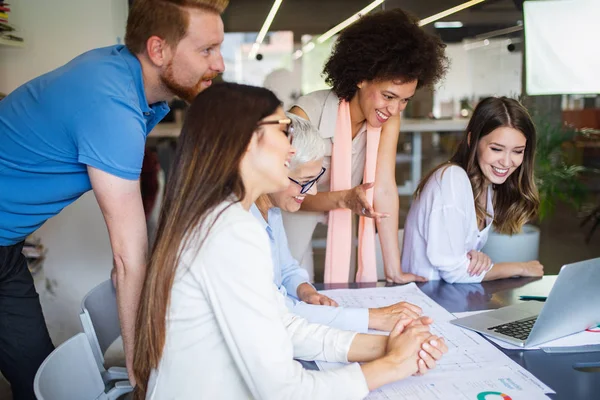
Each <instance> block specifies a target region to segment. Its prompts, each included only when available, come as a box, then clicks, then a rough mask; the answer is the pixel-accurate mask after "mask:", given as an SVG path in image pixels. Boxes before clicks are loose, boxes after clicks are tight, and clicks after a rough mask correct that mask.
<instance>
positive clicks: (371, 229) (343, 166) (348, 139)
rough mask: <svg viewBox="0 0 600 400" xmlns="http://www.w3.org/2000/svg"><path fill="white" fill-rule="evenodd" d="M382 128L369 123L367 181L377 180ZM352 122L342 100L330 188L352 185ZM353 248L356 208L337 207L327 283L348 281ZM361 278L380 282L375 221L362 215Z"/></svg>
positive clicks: (370, 194) (330, 237) (330, 236)
mask: <svg viewBox="0 0 600 400" xmlns="http://www.w3.org/2000/svg"><path fill="white" fill-rule="evenodd" d="M380 134H381V128H379V129H377V128H373V127H371V126H369V125H368V124H367V151H366V161H365V173H364V177H363V183H367V182H375V169H376V165H377V149H378V147H379V136H380ZM351 174H352V124H351V121H350V104H349V103H348V102H347V101H345V100H342V102H341V103H340V105H339V107H338V114H337V122H336V125H335V135H334V143H333V148H332V153H331V186H330V190H331V191H332V192H333V191H338V190H346V189H351V188H352V182H351ZM367 199H368V201H369V203H371V204H373V189H369V190H368V191H367ZM351 252H352V211H350V210H348V209H337V210H331V211H329V223H328V227H327V250H326V253H325V276H324V281H325V283H345V282H348V279H349V278H350V255H351ZM356 281H357V282H376V281H377V269H376V266H375V221H374V220H373V219H372V218H367V217H362V216H361V217H360V220H359V224H358V270H357V271H356Z"/></svg>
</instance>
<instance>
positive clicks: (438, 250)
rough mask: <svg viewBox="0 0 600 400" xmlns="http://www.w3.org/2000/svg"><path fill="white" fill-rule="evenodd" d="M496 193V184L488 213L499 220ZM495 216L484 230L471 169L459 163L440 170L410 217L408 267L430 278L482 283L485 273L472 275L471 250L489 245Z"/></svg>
mask: <svg viewBox="0 0 600 400" xmlns="http://www.w3.org/2000/svg"><path fill="white" fill-rule="evenodd" d="M492 196H493V191H492V187H491V185H490V186H489V187H488V193H487V212H488V214H489V215H490V216H492V218H493V215H494V210H493V205H492V204H493V199H492ZM492 218H490V217H488V218H487V219H486V227H485V228H484V229H483V230H481V231H480V230H479V227H478V226H477V217H476V214H475V200H474V199H473V189H472V187H471V182H470V181H469V177H468V176H467V173H466V172H465V170H464V169H462V168H461V167H459V166H457V165H450V166H448V167H442V168H440V169H438V170H437V171H436V172H435V173H434V174H433V175H432V176H431V178H430V179H429V181H428V182H427V183H426V184H425V187H424V188H423V190H422V191H421V193H420V195H419V197H418V198H416V199H414V200H413V203H412V205H411V207H410V210H409V212H408V216H407V217H406V223H405V227H404V243H403V246H402V269H403V270H404V271H406V272H411V273H413V274H417V275H421V276H424V277H425V278H427V279H429V280H439V279H443V280H445V281H446V282H449V283H459V282H470V283H472V282H481V280H482V279H483V277H484V276H485V274H481V275H479V276H469V274H468V273H467V268H468V267H469V262H470V260H469V258H468V257H467V253H468V252H469V251H471V250H478V251H480V250H481V249H482V248H483V246H484V245H485V242H486V241H487V238H488V233H489V229H490V226H491V225H492ZM492 261H493V260H492Z"/></svg>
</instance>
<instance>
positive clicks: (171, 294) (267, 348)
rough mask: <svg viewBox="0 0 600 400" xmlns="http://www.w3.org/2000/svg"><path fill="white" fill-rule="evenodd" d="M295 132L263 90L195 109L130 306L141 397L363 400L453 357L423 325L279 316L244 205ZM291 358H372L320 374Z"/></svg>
mask: <svg viewBox="0 0 600 400" xmlns="http://www.w3.org/2000/svg"><path fill="white" fill-rule="evenodd" d="M289 125H290V120H289V119H288V118H286V115H285V114H284V112H283V109H282V108H281V106H280V103H279V100H277V98H276V97H275V95H273V93H272V92H270V91H269V90H266V89H262V88H256V87H251V86H244V85H237V84H220V85H215V86H212V87H211V88H209V89H207V90H206V91H204V92H202V93H201V94H200V95H198V97H196V99H195V100H194V101H193V103H192V104H191V107H190V109H189V111H188V115H187V118H186V121H185V124H184V126H183V130H182V133H181V137H180V140H179V144H178V150H177V157H176V160H177V161H176V164H175V166H174V167H173V170H172V171H173V172H172V173H171V176H170V179H169V184H168V188H167V192H166V194H165V201H164V205H163V209H162V214H161V219H160V222H159V228H158V233H157V239H156V242H155V245H154V248H153V251H152V256H151V260H150V264H149V267H148V273H147V277H146V281H145V284H144V288H143V292H142V296H141V301H140V308H139V311H138V319H137V326H136V332H137V335H138V336H137V338H136V345H135V360H134V373H135V377H136V381H137V387H136V390H135V398H136V399H143V398H146V399H164V398H176V399H192V398H193V399H198V398H200V399H214V398H223V399H241V398H245V399H246V398H260V399H282V398H286V399H292V398H298V399H300V398H302V399H307V398H310V399H331V398H337V399H359V398H363V397H364V396H365V395H366V394H367V393H368V391H369V390H372V389H374V388H377V387H379V386H381V385H384V384H387V383H390V382H392V381H395V380H399V379H402V378H404V377H407V376H409V375H411V374H415V373H425V372H426V371H427V370H428V369H430V368H433V367H434V366H435V360H437V359H439V358H440V357H441V356H442V354H443V353H444V352H445V351H447V347H446V346H445V344H444V342H443V340H442V339H440V338H437V337H435V336H432V335H431V333H430V332H429V326H428V325H429V324H430V323H431V320H430V319H429V318H426V317H422V318H419V319H417V320H408V319H407V320H401V321H400V322H399V323H398V324H397V325H396V327H395V328H394V329H393V331H392V332H391V334H390V336H389V337H385V336H380V335H363V334H356V333H353V332H347V331H340V330H336V329H334V328H329V327H326V326H322V325H316V324H309V323H308V322H307V321H306V320H304V319H302V318H300V317H297V316H295V315H293V314H290V313H289V312H288V311H287V309H286V307H285V304H284V299H283V296H281V294H280V293H279V292H278V291H277V288H276V287H275V286H274V285H273V264H272V261H271V253H270V248H269V239H268V236H267V233H266V231H265V230H264V229H263V228H262V227H261V226H260V224H259V223H258V221H257V220H256V219H255V218H254V217H253V216H252V214H250V213H249V212H248V210H249V208H250V206H251V205H252V203H254V202H255V201H256V199H257V198H258V197H259V196H260V195H263V194H265V193H271V192H277V191H280V190H283V189H285V188H286V187H287V186H288V185H289V184H290V181H289V179H288V172H289V171H288V166H289V159H290V156H291V154H292V151H293V149H292V147H291V145H290V139H291V137H286V136H289V134H290V131H291V130H290V126H289ZM425 342H427V343H425ZM294 357H296V358H300V359H307V360H313V359H321V360H326V361H338V362H341V361H344V362H346V361H367V362H366V363H364V364H362V365H358V364H350V365H348V366H345V367H342V368H340V369H337V370H331V371H325V372H318V371H308V370H305V369H303V368H302V366H301V365H300V364H299V363H298V362H296V361H294V359H293V358H294Z"/></svg>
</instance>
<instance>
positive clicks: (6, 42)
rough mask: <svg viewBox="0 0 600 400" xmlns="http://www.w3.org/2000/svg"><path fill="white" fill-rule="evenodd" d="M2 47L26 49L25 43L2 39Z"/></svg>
mask: <svg viewBox="0 0 600 400" xmlns="http://www.w3.org/2000/svg"><path fill="white" fill-rule="evenodd" d="M0 46H9V47H25V42H18V41H16V40H9V39H4V38H2V37H0Z"/></svg>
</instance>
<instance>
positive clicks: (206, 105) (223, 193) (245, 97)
mask: <svg viewBox="0 0 600 400" xmlns="http://www.w3.org/2000/svg"><path fill="white" fill-rule="evenodd" d="M280 105H281V103H280V102H279V100H278V99H277V97H276V96H275V95H274V94H273V93H272V92H271V91H269V90H267V89H264V88H258V87H253V86H246V85H238V84H234V83H223V84H217V85H214V86H212V87H210V88H208V89H206V90H205V91H203V92H202V93H200V94H199V95H198V96H197V97H196V99H195V100H194V101H193V102H192V104H191V106H190V109H189V110H188V112H187V117H186V120H185V123H184V125H183V129H182V131H181V136H180V137H179V143H178V147H177V153H176V157H175V164H174V165H173V168H172V172H171V174H170V176H169V181H168V185H167V190H166V193H165V197H164V203H163V207H162V210H161V215H160V221H159V225H158V232H157V237H156V241H155V243H154V247H153V249H152V254H151V256H150V263H149V265H148V271H147V275H146V279H145V281H144V287H143V289H142V295H141V299H140V306H139V309H138V314H137V321H136V340H135V356H134V362H133V370H134V374H135V378H136V381H137V386H136V391H135V398H136V399H143V398H144V396H145V394H146V390H147V384H148V378H149V375H150V371H151V370H152V369H154V368H157V367H158V363H159V361H160V358H161V356H162V351H163V347H164V344H165V334H166V333H165V319H166V317H167V309H168V306H169V301H170V295H171V288H172V286H173V279H174V277H175V272H176V271H177V267H178V264H179V257H180V255H181V251H182V250H183V249H184V248H185V247H186V245H188V244H190V241H191V240H194V243H200V244H199V245H198V247H197V249H196V250H198V249H199V248H200V247H201V246H202V240H203V238H197V237H195V235H194V233H195V232H199V231H201V230H202V227H203V224H204V223H205V222H206V216H207V214H209V213H210V212H211V211H212V210H214V208H215V207H217V206H218V205H219V204H221V203H222V202H223V201H225V200H227V199H229V198H231V197H232V196H234V195H235V196H236V197H237V199H239V200H242V199H243V198H244V196H245V189H244V184H243V182H242V178H241V176H240V172H239V165H240V161H241V159H242V157H243V155H244V154H245V152H246V148H247V147H248V144H249V143H250V140H251V138H252V134H253V132H255V131H256V127H257V123H258V122H259V121H260V120H261V119H263V118H265V117H267V116H269V115H271V114H273V113H274V112H275V111H276V110H277V108H278V107H279V106H280ZM217 218H218V217H217ZM212 223H214V222H212ZM209 229H210V228H209ZM196 240H199V241H198V242H196Z"/></svg>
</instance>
